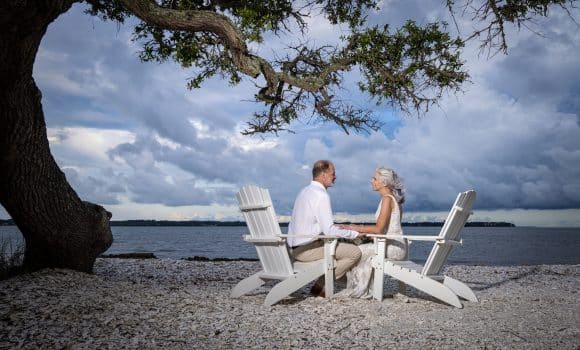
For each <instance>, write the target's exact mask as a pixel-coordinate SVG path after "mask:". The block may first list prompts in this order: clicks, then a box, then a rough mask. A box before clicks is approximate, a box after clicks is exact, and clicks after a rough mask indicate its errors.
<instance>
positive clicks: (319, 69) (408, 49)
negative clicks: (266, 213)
mask: <svg viewBox="0 0 580 350" xmlns="http://www.w3.org/2000/svg"><path fill="white" fill-rule="evenodd" d="M86 2H87V3H89V4H90V9H89V10H88V11H87V12H88V13H90V14H92V15H98V16H100V17H101V18H103V19H105V20H115V21H119V22H123V21H124V20H125V19H126V18H127V17H128V16H130V15H135V16H137V17H138V18H140V19H141V22H140V23H139V24H138V25H137V26H136V27H135V29H134V40H137V41H139V42H141V43H143V49H142V51H141V52H140V58H141V59H142V60H144V61H165V60H168V59H173V60H175V61H176V62H178V63H180V64H181V65H182V66H183V67H186V68H189V67H194V68H195V69H194V70H193V76H192V78H191V80H190V81H189V83H188V86H189V87H190V88H199V87H200V86H201V84H202V82H203V81H204V80H206V79H207V78H209V77H212V76H214V75H216V74H217V75H220V76H222V77H223V78H224V79H227V80H228V81H229V82H230V83H231V84H236V83H238V82H240V81H241V79H242V78H243V75H247V76H250V77H252V78H258V77H261V78H263V80H264V83H263V85H262V86H259V87H258V89H257V92H256V94H255V100H256V102H259V103H261V104H263V105H264V108H263V109H262V110H261V111H259V112H256V113H255V114H254V117H253V119H252V120H250V121H249V122H248V125H247V128H246V129H245V131H244V133H245V134H253V133H263V132H274V133H277V132H279V131H282V130H287V129H288V128H289V125H290V124H291V122H292V121H293V120H296V119H298V118H302V117H307V118H314V119H316V120H319V121H323V122H325V121H331V122H334V123H336V124H338V125H339V126H341V127H342V128H343V129H344V131H345V132H347V133H348V131H349V130H355V131H361V130H369V129H371V130H377V129H378V128H380V126H381V123H380V121H379V120H378V119H377V118H376V116H374V115H373V114H372V113H371V112H370V111H369V110H366V109H361V108H358V107H355V106H353V105H352V104H350V103H348V101H344V100H341V99H340V98H339V97H338V95H339V94H337V91H338V90H340V88H341V84H342V83H343V80H344V75H345V73H346V72H349V71H352V70H355V69H358V70H359V71H360V80H359V81H358V87H359V89H360V90H361V91H362V92H364V93H366V94H368V95H369V96H370V97H371V98H372V99H373V100H374V101H375V102H376V103H377V104H383V103H387V104H389V105H391V106H393V107H394V108H396V109H399V110H401V111H403V112H406V113H416V114H419V115H420V114H423V113H425V112H427V111H428V110H429V107H431V106H432V105H433V104H436V103H437V101H438V100H439V99H440V98H441V96H442V95H443V94H444V93H445V92H457V91H460V90H461V86H462V84H463V83H464V82H466V81H467V80H468V79H469V75H468V73H467V72H466V70H465V68H464V66H463V61H462V60H461V58H460V53H461V49H462V47H463V46H464V40H466V39H462V38H459V37H452V36H451V35H450V34H449V30H448V29H449V28H448V24H447V23H444V22H439V23H438V22H434V23H428V24H425V25H419V24H417V23H415V22H414V21H411V20H409V21H407V22H406V23H405V24H404V25H403V26H401V27H400V28H390V26H389V25H388V24H383V25H374V26H368V25H367V24H366V18H367V17H366V14H367V13H368V12H369V11H372V10H374V9H376V8H377V6H379V2H378V1H368V0H356V1H323V0H308V1H304V2H294V1H283V0H270V1H207V0H205V1H204V0H162V1H157V2H153V1H151V0H119V1H107V0H86ZM574 2H575V1H571V0H567V1H566V0H556V1H548V0H541V1H538V0H520V1H507V2H506V1H501V0H488V1H476V0H463V1H456V0H447V1H446V5H447V7H448V8H449V10H450V11H451V13H452V14H454V15H455V14H457V13H459V14H461V15H462V16H465V15H471V16H472V18H471V20H473V21H474V22H479V23H480V24H481V28H480V29H476V30H475V31H474V32H473V33H470V34H469V35H468V36H467V40H468V39H474V38H480V39H482V43H481V45H482V46H481V47H482V49H488V50H491V51H492V52H497V51H503V52H506V51H507V39H506V37H505V26H506V24H507V23H512V24H515V25H517V26H518V27H520V26H525V25H526V23H528V22H529V21H531V20H533V19H534V18H535V17H536V16H547V15H548V11H549V7H550V5H555V6H561V7H564V8H566V9H568V8H573V7H574ZM313 15H323V16H324V17H325V18H326V19H327V20H328V21H329V22H330V23H332V24H342V25H346V26H347V27H348V29H349V30H348V31H347V33H348V34H345V35H342V36H341V37H340V42H341V45H339V46H322V47H310V46H309V45H307V44H305V45H301V46H294V47H289V48H288V49H289V52H291V54H286V55H285V56H284V57H280V58H277V59H275V60H271V61H268V60H266V59H264V58H262V57H259V56H257V55H256V54H255V53H252V52H251V51H250V50H248V44H249V43H252V42H257V43H259V42H262V41H263V40H264V35H265V33H267V32H273V33H274V34H278V33H280V32H283V31H290V30H299V31H302V32H304V31H306V30H307V29H308V28H307V22H306V19H307V18H308V17H310V16H313Z"/></svg>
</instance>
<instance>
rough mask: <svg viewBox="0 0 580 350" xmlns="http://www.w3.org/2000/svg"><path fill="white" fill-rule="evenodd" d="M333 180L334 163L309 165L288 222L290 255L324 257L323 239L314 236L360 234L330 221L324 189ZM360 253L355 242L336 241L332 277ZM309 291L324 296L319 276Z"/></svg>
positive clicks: (339, 274)
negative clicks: (307, 181) (309, 177)
mask: <svg viewBox="0 0 580 350" xmlns="http://www.w3.org/2000/svg"><path fill="white" fill-rule="evenodd" d="M335 180H336V173H335V171H334V165H333V164H332V163H331V162H330V161H328V160H319V161H317V162H316V163H314V166H313V167H312V181H311V182H310V185H308V186H306V187H305V188H303V189H302V191H300V193H299V194H298V196H297V197H296V201H295V202H294V209H293V210H292V218H291V219H290V224H289V226H288V244H289V245H290V247H291V248H292V256H293V257H294V258H295V259H296V260H298V261H304V262H307V261H314V260H319V259H322V258H324V242H323V241H322V240H320V239H317V236H319V235H321V234H322V235H332V236H339V237H344V238H351V239H352V238H356V237H361V236H363V235H364V234H361V233H358V232H356V231H351V230H343V229H340V228H338V227H337V226H336V225H334V221H333V219H332V208H331V205H330V196H329V195H328V192H327V191H326V189H327V188H329V187H331V186H332V185H334V181H335ZM293 236H297V237H293ZM360 257H361V251H360V249H359V248H358V247H357V246H355V245H354V244H348V243H343V242H339V243H338V244H337V246H336V253H335V258H336V260H337V263H336V268H335V270H334V275H335V279H340V278H342V277H343V276H344V275H345V274H346V272H347V271H348V270H350V269H351V268H352V267H353V266H354V265H356V263H357V262H358V261H359V260H360ZM311 293H312V294H315V295H318V296H322V297H323V296H324V279H323V278H320V279H318V281H317V282H316V283H315V284H314V286H313V287H312V290H311Z"/></svg>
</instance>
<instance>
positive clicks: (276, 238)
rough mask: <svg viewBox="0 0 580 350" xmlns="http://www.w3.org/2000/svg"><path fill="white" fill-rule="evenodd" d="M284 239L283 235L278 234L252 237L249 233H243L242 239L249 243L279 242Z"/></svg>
mask: <svg viewBox="0 0 580 350" xmlns="http://www.w3.org/2000/svg"><path fill="white" fill-rule="evenodd" d="M285 240H286V239H285V238H284V237H280V236H266V237H252V236H250V235H244V241H246V242H250V243H279V242H284V241H285Z"/></svg>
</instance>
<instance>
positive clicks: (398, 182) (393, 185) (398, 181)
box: [376, 166, 405, 204]
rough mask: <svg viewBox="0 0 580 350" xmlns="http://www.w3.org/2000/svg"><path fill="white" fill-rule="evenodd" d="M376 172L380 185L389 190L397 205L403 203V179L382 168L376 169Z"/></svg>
mask: <svg viewBox="0 0 580 350" xmlns="http://www.w3.org/2000/svg"><path fill="white" fill-rule="evenodd" d="M376 172H377V174H378V175H379V176H378V178H379V180H380V181H381V182H382V184H383V185H385V186H387V187H388V188H390V189H391V191H392V192H393V196H394V197H395V199H396V200H397V203H399V204H403V203H405V184H404V183H403V179H402V178H401V177H400V176H399V175H397V173H396V172H395V171H394V170H393V169H389V168H387V167H384V166H382V167H379V168H377V170H376Z"/></svg>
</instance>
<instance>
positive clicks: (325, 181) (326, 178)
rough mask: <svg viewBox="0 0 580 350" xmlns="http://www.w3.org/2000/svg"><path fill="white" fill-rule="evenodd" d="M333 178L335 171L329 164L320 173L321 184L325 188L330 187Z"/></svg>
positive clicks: (334, 178) (332, 183) (334, 177)
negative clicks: (325, 169)
mask: <svg viewBox="0 0 580 350" xmlns="http://www.w3.org/2000/svg"><path fill="white" fill-rule="evenodd" d="M335 180H336V172H335V171H334V165H332V164H330V167H329V168H328V170H327V171H325V172H324V173H322V185H324V187H326V188H329V187H332V185H334V181H335Z"/></svg>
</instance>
